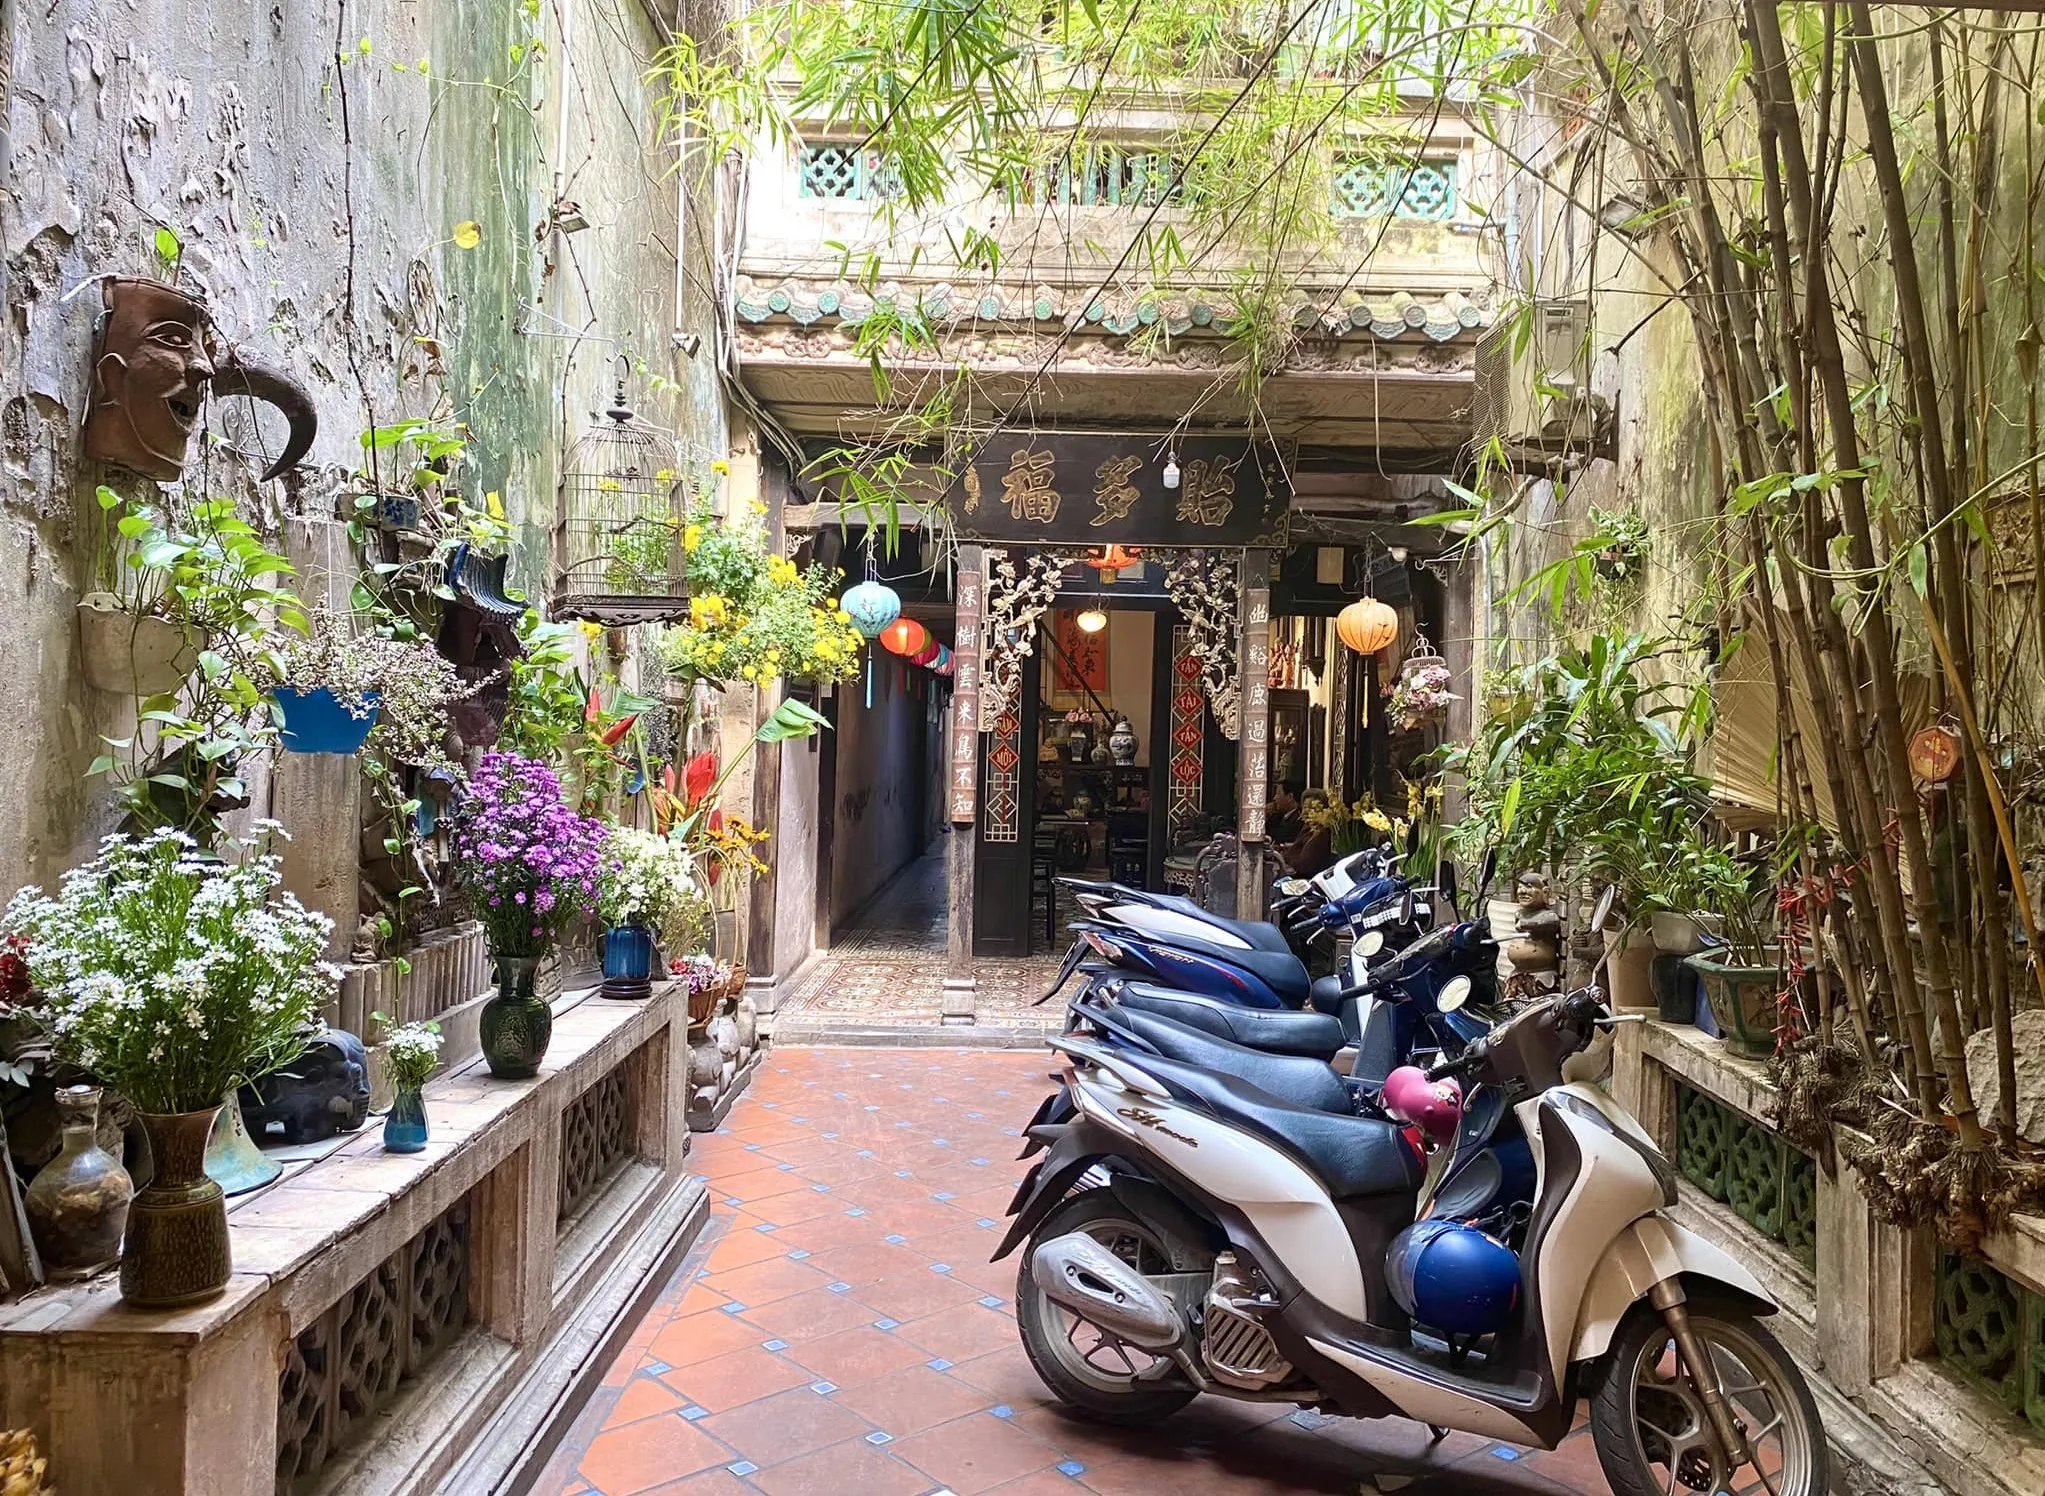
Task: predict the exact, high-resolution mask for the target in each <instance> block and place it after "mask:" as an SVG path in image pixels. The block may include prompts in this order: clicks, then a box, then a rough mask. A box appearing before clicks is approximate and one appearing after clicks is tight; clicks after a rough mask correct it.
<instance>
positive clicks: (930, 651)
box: [909, 632, 944, 666]
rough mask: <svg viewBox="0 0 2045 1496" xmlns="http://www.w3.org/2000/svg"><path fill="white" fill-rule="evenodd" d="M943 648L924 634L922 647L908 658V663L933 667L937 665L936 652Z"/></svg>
mask: <svg viewBox="0 0 2045 1496" xmlns="http://www.w3.org/2000/svg"><path fill="white" fill-rule="evenodd" d="M943 648H944V646H943V645H942V644H939V643H938V642H937V641H936V640H935V639H933V638H931V637H930V636H929V634H928V633H927V632H926V633H925V634H924V637H923V647H922V648H921V649H919V650H917V651H916V653H914V654H912V655H910V656H909V663H910V664H912V665H925V666H928V665H935V664H936V663H937V655H938V651H939V650H941V649H943Z"/></svg>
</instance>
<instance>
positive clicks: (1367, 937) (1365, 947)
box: [1356, 930, 1385, 956]
mask: <svg viewBox="0 0 2045 1496" xmlns="http://www.w3.org/2000/svg"><path fill="white" fill-rule="evenodd" d="M1356 948H1357V949H1358V950H1359V951H1362V952H1363V953H1364V954H1365V955H1366V956H1375V955H1376V954H1377V953H1378V952H1379V951H1381V950H1383V949H1384V948H1385V932H1384V931H1383V930H1365V931H1364V932H1363V933H1362V934H1361V935H1359V936H1357V937H1356Z"/></svg>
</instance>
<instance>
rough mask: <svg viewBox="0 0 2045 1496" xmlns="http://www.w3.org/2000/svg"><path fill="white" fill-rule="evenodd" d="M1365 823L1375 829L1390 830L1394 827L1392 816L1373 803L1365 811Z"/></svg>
mask: <svg viewBox="0 0 2045 1496" xmlns="http://www.w3.org/2000/svg"><path fill="white" fill-rule="evenodd" d="M1363 824H1364V825H1366V826H1368V827H1370V829H1371V830H1373V831H1390V830H1391V829H1392V818H1391V817H1390V816H1388V815H1386V814H1385V813H1384V812H1383V811H1382V810H1379V809H1378V808H1377V807H1376V806H1375V805H1373V806H1372V807H1371V808H1370V809H1369V810H1366V811H1365V812H1364V813H1363Z"/></svg>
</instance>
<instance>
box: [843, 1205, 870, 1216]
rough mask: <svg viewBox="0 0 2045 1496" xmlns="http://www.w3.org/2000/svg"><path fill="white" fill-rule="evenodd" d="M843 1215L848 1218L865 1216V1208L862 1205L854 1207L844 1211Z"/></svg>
mask: <svg viewBox="0 0 2045 1496" xmlns="http://www.w3.org/2000/svg"><path fill="white" fill-rule="evenodd" d="M845 1214H847V1215H849V1216H863V1215H865V1214H866V1207H865V1206H864V1205H855V1206H853V1207H852V1208H851V1209H850V1210H848V1211H846V1212H845Z"/></svg>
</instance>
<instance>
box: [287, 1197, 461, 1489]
mask: <svg viewBox="0 0 2045 1496" xmlns="http://www.w3.org/2000/svg"><path fill="white" fill-rule="evenodd" d="M468 1314H469V1208H468V1202H467V1201H466V1200H458V1201H456V1202H455V1203H454V1204H453V1205H452V1206H450V1207H449V1208H448V1209H447V1210H446V1211H445V1212H443V1213H442V1214H441V1215H440V1216H438V1217H436V1218H435V1219H434V1220H432V1221H431V1222H429V1223H428V1224H427V1225H426V1227H425V1229H424V1230H422V1231H421V1232H420V1233H419V1234H418V1235H417V1236H415V1237H413V1238H412V1239H411V1240H410V1241H408V1242H406V1243H405V1244H404V1245H403V1246H402V1247H400V1248H398V1250H397V1251H396V1252H394V1253H392V1254H391V1255H390V1256H389V1257H387V1258H386V1259H384V1260H383V1261H382V1262H380V1263H378V1264H377V1265H376V1267H375V1268H374V1269H372V1270H371V1271H370V1273H369V1274H368V1275H367V1276H366V1277H364V1278H363V1279H362V1281H361V1282H359V1283H357V1284H355V1285H354V1287H352V1288H350V1289H349V1290H348V1291H347V1292H346V1293H344V1294H343V1295H341V1298H340V1300H339V1302H337V1303H336V1304H334V1305H333V1307H331V1308H330V1309H328V1310H327V1311H326V1312H325V1313H324V1314H322V1315H320V1316H319V1317H318V1318H317V1319H315V1320H314V1321H313V1322H312V1323H311V1324H309V1325H307V1326H306V1327H305V1328H304V1329H303V1330H301V1331H299V1333H298V1334H297V1335H296V1336H295V1337H294V1338H293V1339H292V1341H291V1343H290V1344H289V1345H288V1346H287V1347H286V1348H285V1354H284V1367H283V1370H282V1371H281V1372H280V1373H279V1375H278V1378H277V1490H278V1492H279V1493H280V1496H298V1493H302V1492H305V1491H308V1490H310V1489H311V1488H312V1487H313V1486H314V1485H316V1484H317V1483H318V1480H319V1476H320V1472H321V1471H323V1470H324V1469H325V1468H326V1467H327V1464H328V1462H329V1461H330V1460H331V1459H332V1458H333V1456H334V1454H335V1452H336V1451H338V1450H340V1449H343V1448H345V1447H346V1446H347V1445H348V1444H350V1443H351V1442H353V1441H354V1440H356V1439H359V1438H361V1437H363V1435H364V1433H365V1431H366V1430H367V1429H368V1428H369V1427H370V1426H371V1425H372V1424H374V1422H375V1421H376V1418H377V1415H378V1414H380V1413H382V1412H384V1411H385V1410H386V1409H388V1408H389V1407H390V1405H391V1404H392V1403H393V1402H394V1401H395V1400H396V1399H397V1398H398V1396H399V1395H400V1394H401V1393H402V1392H403V1391H404V1389H405V1388H406V1387H407V1386H408V1385H409V1384H410V1383H411V1382H412V1381H414V1380H415V1379H416V1378H418V1377H419V1376H421V1375H422V1374H423V1373H425V1371H426V1370H427V1369H428V1368H429V1367H430V1366H431V1365H432V1363H433V1359H434V1357H436V1356H437V1355H439V1354H440V1352H442V1351H443V1350H445V1349H446V1348H447V1347H448V1346H449V1345H450V1344H452V1343H453V1342H454V1341H455V1339H456V1338H457V1337H458V1336H459V1335H460V1333H461V1331H462V1330H463V1328H464V1327H465V1326H466V1325H467V1323H468Z"/></svg>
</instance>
